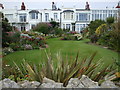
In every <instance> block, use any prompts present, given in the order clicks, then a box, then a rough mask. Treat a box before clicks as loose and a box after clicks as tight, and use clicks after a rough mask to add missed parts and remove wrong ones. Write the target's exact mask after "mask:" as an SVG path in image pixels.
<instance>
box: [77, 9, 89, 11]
mask: <svg viewBox="0 0 120 90" xmlns="http://www.w3.org/2000/svg"><path fill="white" fill-rule="evenodd" d="M76 11H88V10H85V9H76Z"/></svg>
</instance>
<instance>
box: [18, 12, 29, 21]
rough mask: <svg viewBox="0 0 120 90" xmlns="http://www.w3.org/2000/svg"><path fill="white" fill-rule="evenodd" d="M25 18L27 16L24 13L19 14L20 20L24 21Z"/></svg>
mask: <svg viewBox="0 0 120 90" xmlns="http://www.w3.org/2000/svg"><path fill="white" fill-rule="evenodd" d="M26 18H27V16H26V14H19V20H20V22H26Z"/></svg>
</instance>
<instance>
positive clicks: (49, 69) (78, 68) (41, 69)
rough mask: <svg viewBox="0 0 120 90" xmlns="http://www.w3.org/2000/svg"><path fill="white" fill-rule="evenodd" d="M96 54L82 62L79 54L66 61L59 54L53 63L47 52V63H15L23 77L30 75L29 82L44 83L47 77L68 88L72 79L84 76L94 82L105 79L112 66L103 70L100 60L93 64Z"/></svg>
mask: <svg viewBox="0 0 120 90" xmlns="http://www.w3.org/2000/svg"><path fill="white" fill-rule="evenodd" d="M96 53H97V52H95V53H94V54H93V55H91V56H90V57H89V58H87V57H85V58H84V59H82V60H81V61H80V60H79V52H78V53H77V56H76V57H75V59H74V60H73V59H71V60H68V59H67V58H66V59H67V60H65V58H64V59H63V58H62V57H61V55H60V52H59V53H57V55H56V58H55V60H54V61H53V58H52V57H51V53H49V54H48V53H47V52H46V57H47V61H45V63H40V64H38V65H35V64H29V63H27V62H25V61H23V63H21V65H20V66H18V65H17V64H16V63H15V62H14V64H15V66H16V68H17V69H18V70H19V72H20V74H21V76H22V77H24V76H25V75H28V76H29V78H28V79H29V80H36V81H40V82H41V83H42V80H43V77H47V78H49V79H52V80H54V81H56V82H61V83H63V84H64V86H66V85H67V83H68V81H69V80H70V78H81V76H82V75H87V76H89V77H90V78H91V79H92V80H94V81H100V80H103V79H104V76H105V75H106V74H108V73H109V72H110V70H111V68H110V66H107V67H105V68H103V67H102V65H103V64H102V63H101V61H100V60H99V61H98V62H96V63H93V60H94V57H95V55H96ZM71 61H72V62H71Z"/></svg>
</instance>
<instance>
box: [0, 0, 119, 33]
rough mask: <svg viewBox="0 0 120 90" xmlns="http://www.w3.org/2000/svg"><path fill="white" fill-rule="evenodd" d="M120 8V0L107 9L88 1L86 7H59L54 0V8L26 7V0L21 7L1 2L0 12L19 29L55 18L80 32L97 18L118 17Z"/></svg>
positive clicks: (30, 27) (25, 28) (63, 25)
mask: <svg viewBox="0 0 120 90" xmlns="http://www.w3.org/2000/svg"><path fill="white" fill-rule="evenodd" d="M118 9H120V2H119V3H118V5H117V7H116V8H105V9H90V8H89V4H88V2H86V5H85V9H78V8H75V7H74V8H64V7H62V8H61V9H59V8H57V7H56V5H55V4H54V2H52V9H37V10H30V9H26V6H25V5H24V2H22V5H21V9H4V7H3V5H2V4H0V12H2V13H3V14H4V16H5V17H6V18H7V19H8V20H9V23H10V24H11V25H12V26H15V27H17V28H18V30H20V31H22V30H26V31H29V30H31V29H32V28H34V27H35V25H36V24H38V23H40V22H49V21H50V20H51V19H53V20H54V21H56V22H59V24H60V27H61V28H62V29H70V30H71V31H76V32H80V31H81V30H82V29H83V28H85V27H86V26H87V25H89V23H90V22H91V21H94V20H96V19H101V20H106V18H107V17H115V18H117V17H118Z"/></svg>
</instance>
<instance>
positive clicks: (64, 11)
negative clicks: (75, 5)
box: [63, 10, 74, 12]
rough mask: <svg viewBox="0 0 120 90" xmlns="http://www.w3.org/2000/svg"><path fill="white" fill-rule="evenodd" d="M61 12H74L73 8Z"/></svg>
mask: <svg viewBox="0 0 120 90" xmlns="http://www.w3.org/2000/svg"><path fill="white" fill-rule="evenodd" d="M63 12H74V11H73V10H64V11H63Z"/></svg>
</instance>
